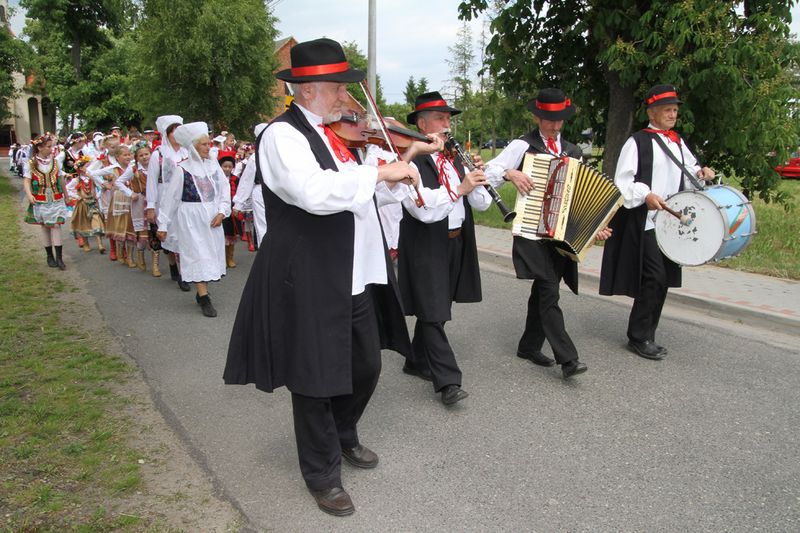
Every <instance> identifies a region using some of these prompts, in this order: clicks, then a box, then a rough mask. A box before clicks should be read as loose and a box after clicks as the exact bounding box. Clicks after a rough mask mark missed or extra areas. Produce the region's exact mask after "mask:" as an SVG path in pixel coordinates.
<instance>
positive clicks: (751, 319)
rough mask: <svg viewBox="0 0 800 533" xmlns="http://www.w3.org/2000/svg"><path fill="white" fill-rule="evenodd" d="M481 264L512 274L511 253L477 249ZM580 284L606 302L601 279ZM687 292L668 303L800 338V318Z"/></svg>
mask: <svg viewBox="0 0 800 533" xmlns="http://www.w3.org/2000/svg"><path fill="white" fill-rule="evenodd" d="M478 257H479V259H480V261H482V262H486V263H491V264H492V265H494V266H497V267H500V268H502V269H504V270H508V271H509V273H513V272H514V265H513V263H512V261H511V254H506V253H499V252H498V251H497V250H493V249H490V248H482V247H481V246H480V245H479V246H478ZM578 272H579V274H578V276H579V279H580V281H579V283H580V286H581V289H582V290H581V295H582V296H591V297H595V298H604V299H608V297H607V296H601V295H600V294H598V293H597V290H598V287H599V285H600V276H599V275H598V274H596V273H594V272H585V271H581V270H580V269H579V270H578ZM685 291H686V289H670V291H669V292H668V293H667V303H669V304H672V305H678V306H685V307H690V308H691V309H692V310H693V311H697V312H700V313H704V314H707V315H708V316H711V317H714V318H719V319H723V320H727V321H730V322H738V323H744V324H747V325H750V326H755V327H758V328H761V329H766V330H769V331H779V332H781V333H784V334H789V335H797V336H800V319H798V318H795V317H791V316H785V315H782V314H780V313H776V312H772V311H770V310H768V309H758V308H751V307H745V306H742V305H737V304H735V303H732V302H725V301H721V300H715V299H714V298H709V297H706V296H701V295H697V294H690V293H687V292H685Z"/></svg>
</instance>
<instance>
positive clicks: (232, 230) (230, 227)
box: [217, 150, 242, 268]
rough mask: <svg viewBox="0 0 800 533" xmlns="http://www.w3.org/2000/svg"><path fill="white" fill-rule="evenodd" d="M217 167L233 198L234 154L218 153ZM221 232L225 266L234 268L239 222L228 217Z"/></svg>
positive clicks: (230, 152)
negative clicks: (223, 233)
mask: <svg viewBox="0 0 800 533" xmlns="http://www.w3.org/2000/svg"><path fill="white" fill-rule="evenodd" d="M217 160H218V161H219V166H220V168H221V169H222V173H223V174H225V178H226V179H227V180H228V182H229V183H230V196H231V198H233V197H234V196H235V195H236V185H237V183H238V181H239V179H238V178H237V177H236V176H235V175H234V174H233V168H234V166H235V164H236V153H235V152H233V151H224V150H223V151H220V152H219V154H218V155H217ZM222 230H223V231H224V232H225V266H227V267H228V268H236V263H235V262H234V260H233V250H234V246H235V245H236V238H237V237H236V236H237V235H241V233H242V229H241V221H240V220H239V219H238V218H236V217H234V216H232V215H229V216H227V217H225V220H223V221H222Z"/></svg>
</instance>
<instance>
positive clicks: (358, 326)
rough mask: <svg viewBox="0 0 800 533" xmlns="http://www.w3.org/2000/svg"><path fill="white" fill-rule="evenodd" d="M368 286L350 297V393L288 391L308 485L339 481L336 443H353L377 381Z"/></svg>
mask: <svg viewBox="0 0 800 533" xmlns="http://www.w3.org/2000/svg"><path fill="white" fill-rule="evenodd" d="M369 291H370V289H369V287H367V290H366V291H364V292H363V293H361V294H358V295H356V296H353V341H352V353H351V357H352V372H353V393H352V394H346V395H343V396H334V397H332V398H312V397H310V396H303V395H300V394H295V393H292V413H293V415H294V433H295V438H296V440H297V455H298V458H299V460H300V472H301V473H302V474H303V479H304V480H305V482H306V485H307V486H308V488H309V489H311V490H324V489H329V488H332V487H341V486H342V475H341V465H342V448H353V447H355V446H357V445H358V432H357V430H356V425H357V424H358V421H359V420H360V419H361V415H362V414H363V413H364V410H365V409H366V407H367V404H368V403H369V400H370V398H371V397H372V393H373V392H374V391H375V386H376V385H377V384H378V377H379V376H380V373H381V347H380V338H379V336H378V323H377V321H376V318H375V311H374V309H373V305H372V297H371V296H370V294H369Z"/></svg>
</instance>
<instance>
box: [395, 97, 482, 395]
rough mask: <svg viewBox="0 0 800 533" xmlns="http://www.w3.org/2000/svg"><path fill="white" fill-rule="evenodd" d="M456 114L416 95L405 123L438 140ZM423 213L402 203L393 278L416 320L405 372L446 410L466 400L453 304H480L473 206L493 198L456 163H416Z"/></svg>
mask: <svg viewBox="0 0 800 533" xmlns="http://www.w3.org/2000/svg"><path fill="white" fill-rule="evenodd" d="M458 113H460V111H459V110H458V109H455V108H453V107H450V106H449V105H448V104H447V102H446V101H445V100H444V99H443V98H442V96H441V95H440V94H439V93H438V92H430V93H425V94H421V95H420V96H418V97H417V99H416V106H415V110H414V111H413V112H412V113H411V114H410V115H408V122H409V123H410V124H416V126H417V129H418V130H419V131H420V133H423V134H427V135H431V134H435V135H441V134H442V132H443V131H445V130H448V131H449V129H450V118H451V117H452V116H453V115H457V114H458ZM413 163H414V165H415V166H416V167H417V168H418V169H419V173H420V176H421V178H422V184H423V186H424V187H423V188H422V195H423V197H424V198H425V201H426V203H427V207H426V208H420V207H418V206H416V205H415V204H414V203H413V202H412V201H411V200H410V199H408V198H407V199H405V200H403V219H402V221H401V222H400V242H399V249H400V255H399V258H398V278H399V280H400V290H401V293H402V295H403V304H404V306H405V311H406V314H408V315H415V316H416V317H417V322H416V326H415V328H414V338H413V341H412V347H413V350H414V355H413V357H412V358H409V359H407V361H406V363H405V365H404V366H403V371H404V372H405V373H407V374H411V375H416V376H418V377H421V378H422V379H426V380H428V381H432V382H433V389H434V391H435V392H440V393H441V395H442V402H443V403H444V404H445V405H452V404H454V403H456V402H459V401H461V400H463V399H464V398H466V397H467V395H468V394H467V392H466V391H465V390H463V389H462V388H461V377H462V376H461V370H460V369H459V367H458V363H457V362H456V357H455V354H454V353H453V349H452V348H451V347H450V342H449V341H448V339H447V335H446V334H445V331H444V325H445V323H446V322H447V321H448V320H450V319H451V314H450V311H451V307H452V303H453V302H479V301H480V300H481V278H480V268H479V266H478V252H477V247H476V245H475V227H474V223H473V220H472V209H471V208H472V207H474V208H475V209H478V210H480V211H484V210H486V209H487V208H488V207H489V206H490V205H491V203H492V199H491V196H489V193H488V192H487V191H486V189H485V187H482V185H484V184H485V183H486V179H485V178H484V176H483V171H481V170H474V171H472V172H469V173H466V172H465V169H464V165H463V164H462V163H461V162H458V163H456V162H454V161H453V160H451V159H450V158H449V157H447V156H446V155H445V154H444V153H443V152H438V153H436V154H430V155H428V154H425V155H419V156H417V157H416V158H415V159H414V161H413Z"/></svg>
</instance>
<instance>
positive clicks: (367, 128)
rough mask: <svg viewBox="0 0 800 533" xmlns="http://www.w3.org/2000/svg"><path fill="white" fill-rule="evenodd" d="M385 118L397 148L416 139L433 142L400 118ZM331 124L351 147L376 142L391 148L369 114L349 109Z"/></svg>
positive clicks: (404, 146)
mask: <svg viewBox="0 0 800 533" xmlns="http://www.w3.org/2000/svg"><path fill="white" fill-rule="evenodd" d="M383 120H384V122H385V124H386V131H387V132H388V134H389V137H390V138H391V142H392V143H394V146H396V147H397V148H403V149H405V148H408V147H409V146H411V143H412V142H414V141H423V142H426V143H430V142H433V141H431V140H430V139H429V138H428V137H427V136H425V135H423V134H421V133H418V132H416V131H414V130H410V129H408V128H406V127H405V126H403V124H402V123H401V122H400V121H399V120H396V119H394V118H391V117H384V118H383ZM329 126H330V128H331V129H332V130H333V131H334V132H335V133H336V135H338V136H339V138H340V139H342V141H344V143H345V145H347V146H348V147H350V148H363V147H364V146H366V145H368V144H374V145H377V146H380V147H381V148H383V149H384V150H388V149H389V146H390V142H389V141H387V140H386V138H385V137H384V136H383V133H382V131H381V129H380V125H379V124H378V122H377V120H376V119H375V118H373V117H371V116H369V115H364V114H361V113H359V112H357V111H353V110H348V111H347V112H346V113H344V114H342V118H340V119H339V120H338V121H336V122H332V123H331V124H329Z"/></svg>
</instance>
